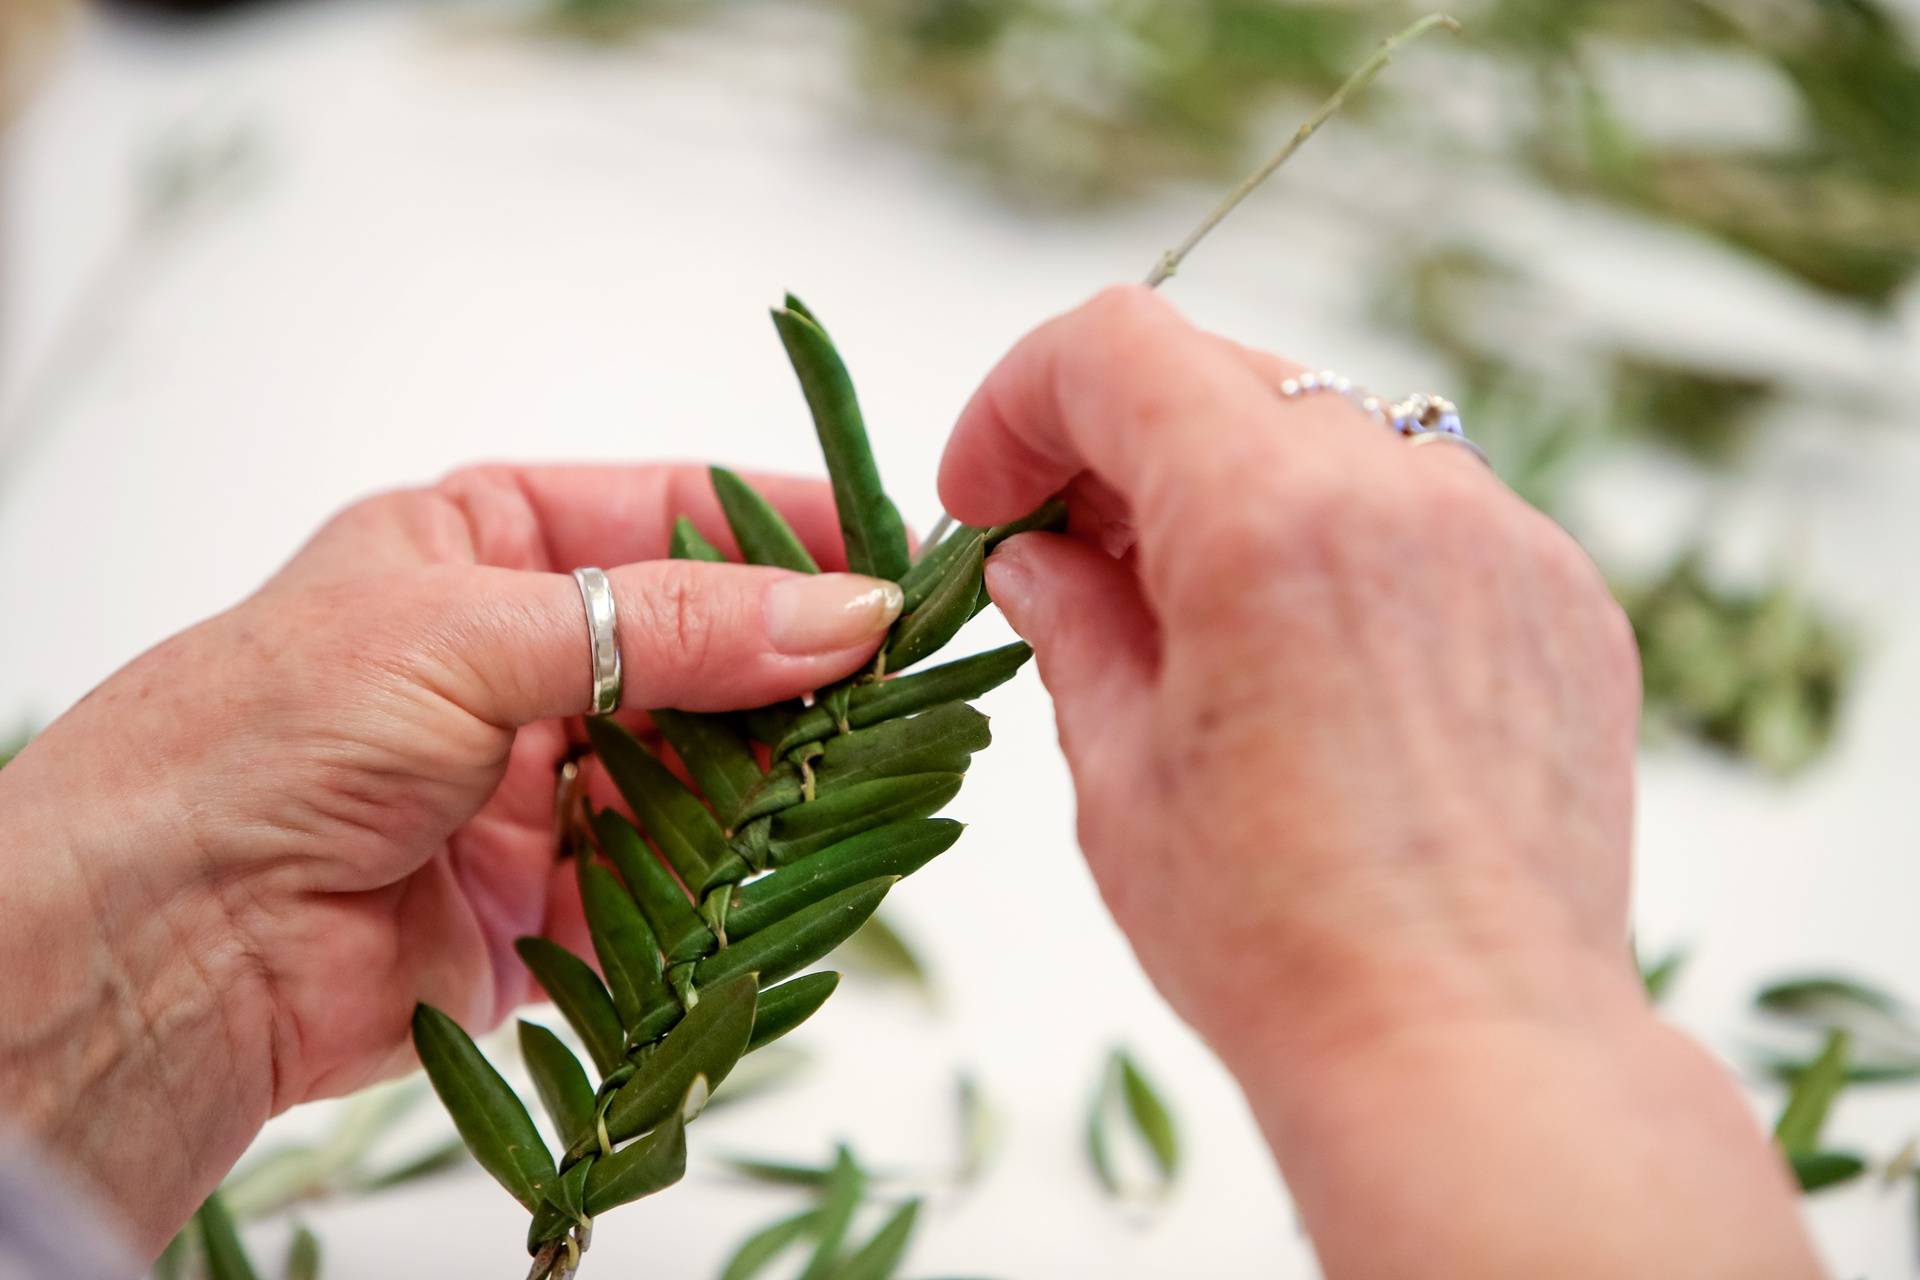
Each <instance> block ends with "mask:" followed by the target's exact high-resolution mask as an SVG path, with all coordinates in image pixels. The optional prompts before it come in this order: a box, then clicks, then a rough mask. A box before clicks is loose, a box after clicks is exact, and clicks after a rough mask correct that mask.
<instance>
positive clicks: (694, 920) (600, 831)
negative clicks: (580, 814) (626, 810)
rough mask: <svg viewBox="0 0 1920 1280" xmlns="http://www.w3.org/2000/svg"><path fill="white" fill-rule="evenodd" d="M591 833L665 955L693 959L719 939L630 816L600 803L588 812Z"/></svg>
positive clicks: (710, 949)
mask: <svg viewBox="0 0 1920 1280" xmlns="http://www.w3.org/2000/svg"><path fill="white" fill-rule="evenodd" d="M593 835H594V839H595V840H596V841H598V842H599V845H600V851H601V852H602V853H604V854H606V855H607V857H608V858H609V859H610V860H612V862H613V865H614V866H615V867H618V868H619V870H620V877H621V879H623V880H625V881H626V882H627V888H628V889H629V890H631V891H632V893H633V896H634V898H635V899H636V900H637V901H638V902H639V904H640V914H641V915H643V916H645V917H646V920H647V924H648V925H650V926H652V928H653V935H654V937H656V938H657V939H659V941H660V946H661V948H662V949H663V950H665V952H666V953H667V959H668V960H670V961H681V960H697V959H699V958H700V957H701V956H704V955H706V954H708V953H709V952H711V951H712V950H713V949H714V948H715V947H716V946H718V945H719V943H718V942H717V941H716V940H715V938H714V936H713V931H712V930H711V929H709V928H707V926H706V925H705V924H704V923H703V922H702V921H701V919H700V915H699V913H698V912H697V911H695V910H694V909H693V903H692V902H690V901H689V900H688V899H687V891H686V890H685V889H683V888H681V887H680V883H679V882H678V881H677V880H675V879H674V878H673V873H672V872H671V871H668V870H667V869H666V868H665V867H664V866H662V865H661V864H660V860H659V859H658V858H656V857H654V856H653V851H652V850H650V849H648V848H647V846H646V842H645V841H643V840H642V839H641V838H640V833H639V831H637V830H635V828H634V825H633V824H632V823H631V822H628V821H627V820H626V819H625V818H624V817H622V816H621V815H620V814H617V813H615V812H614V811H613V810H611V809H602V810H601V811H600V812H598V813H596V814H594V815H593Z"/></svg>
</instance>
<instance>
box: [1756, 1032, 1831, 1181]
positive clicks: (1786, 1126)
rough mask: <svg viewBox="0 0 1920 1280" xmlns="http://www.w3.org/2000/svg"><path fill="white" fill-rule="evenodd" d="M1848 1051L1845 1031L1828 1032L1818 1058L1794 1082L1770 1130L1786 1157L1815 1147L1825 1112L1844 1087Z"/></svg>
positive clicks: (1825, 1119) (1823, 1125) (1824, 1120)
mask: <svg viewBox="0 0 1920 1280" xmlns="http://www.w3.org/2000/svg"><path fill="white" fill-rule="evenodd" d="M1849 1050H1850V1043H1849V1037H1848V1035H1847V1033H1846V1032H1844V1031H1832V1032H1829V1033H1828V1034H1827V1043H1826V1047H1825V1048H1823V1049H1822V1050H1821V1051H1820V1056H1819V1057H1818V1058H1816V1059H1814V1062H1813V1065H1812V1066H1810V1067H1808V1068H1807V1069H1806V1071H1804V1072H1802V1073H1801V1075H1800V1077H1799V1078H1798V1079H1797V1080H1795V1081H1794V1085H1793V1091H1792V1092H1791V1093H1790V1094H1789V1095H1788V1096H1787V1106H1786V1109H1785V1110H1784V1111H1782V1112H1781V1113H1780V1123H1779V1124H1777V1125H1775V1126H1774V1130H1773V1138H1774V1141H1775V1142H1777V1143H1779V1144H1780V1148H1781V1149H1782V1150H1783V1151H1785V1152H1786V1153H1787V1154H1788V1155H1793V1154H1795V1153H1804V1152H1808V1151H1812V1150H1814V1149H1816V1148H1817V1147H1818V1146H1819V1144H1820V1131H1821V1130H1822V1129H1823V1128H1825V1127H1826V1123H1827V1113H1828V1112H1829V1111H1831V1110H1832V1109H1833V1102H1834V1099H1835V1098H1837V1097H1839V1096H1840V1091H1841V1090H1842V1089H1844V1088H1845V1087H1846V1084H1847V1056H1848V1053H1849Z"/></svg>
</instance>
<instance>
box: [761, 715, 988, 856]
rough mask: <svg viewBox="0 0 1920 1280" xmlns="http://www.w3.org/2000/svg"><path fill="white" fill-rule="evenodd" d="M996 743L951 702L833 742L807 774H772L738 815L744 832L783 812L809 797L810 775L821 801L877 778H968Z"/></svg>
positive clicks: (983, 721) (786, 768)
mask: <svg viewBox="0 0 1920 1280" xmlns="http://www.w3.org/2000/svg"><path fill="white" fill-rule="evenodd" d="M992 741H993V735H992V733H991V732H989V730H988V728H987V718H986V717H985V716H983V715H981V714H980V713H979V712H978V711H975V710H974V709H973V708H972V707H970V706H968V705H967V704H966V703H964V702H949V703H946V704H944V705H942V706H938V707H935V708H933V709H932V710H931V711H924V712H922V713H920V714H919V715H917V716H905V717H901V718H899V719H893V720H887V721H883V722H882V723H880V724H876V725H874V726H873V727H872V728H870V729H856V730H854V731H853V732H852V733H844V734H841V735H839V736H838V737H833V738H829V739H827V742H826V745H825V746H824V747H823V748H821V749H820V754H819V755H817V756H815V757H813V758H812V759H811V760H809V761H808V762H807V765H806V770H804V771H803V769H802V768H801V766H800V765H798V764H795V763H794V762H792V761H787V762H786V763H783V764H781V765H779V766H778V767H776V768H775V769H774V770H773V771H772V772H771V773H769V774H767V775H766V777H765V779H764V780H763V781H762V782H761V783H760V785H759V786H757V787H755V788H754V790H753V792H752V793H751V794H750V795H748V796H747V799H746V802H745V804H744V805H743V806H742V807H741V809H740V811H739V812H738V813H737V814H735V816H734V819H733V825H734V826H735V827H739V826H742V825H744V824H745V823H748V822H751V821H752V820H753V819H755V818H759V817H765V816H766V815H768V814H774V813H778V812H780V811H781V810H782V809H789V808H792V807H793V806H794V805H796V804H799V803H801V802H802V801H803V800H804V799H805V798H806V797H805V789H806V779H805V774H806V772H807V771H810V772H811V774H812V776H813V788H814V794H815V796H816V797H818V796H825V795H830V794H832V793H833V792H836V791H841V790H844V789H846V788H847V787H850V786H856V785H858V784H859V783H862V782H869V781H871V780H873V779H875V778H897V777H900V776H902V775H904V774H909V773H965V772H966V770H967V765H968V764H969V763H970V762H971V761H972V759H973V755H974V753H975V752H976V751H982V750H985V749H986V747H987V746H988V744H989V743H991V742H992Z"/></svg>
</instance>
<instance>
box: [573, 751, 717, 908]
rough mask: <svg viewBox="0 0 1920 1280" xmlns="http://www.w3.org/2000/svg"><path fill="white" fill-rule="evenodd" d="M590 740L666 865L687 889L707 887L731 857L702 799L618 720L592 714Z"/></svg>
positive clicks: (700, 890)
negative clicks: (714, 873) (718, 867)
mask: <svg viewBox="0 0 1920 1280" xmlns="http://www.w3.org/2000/svg"><path fill="white" fill-rule="evenodd" d="M587 739H588V741H590V742H591V743H592V744H593V749H594V751H595V752H596V753H597V754H598V755H599V757H600V761H601V763H602V764H604V765H605V766H606V768H607V776H608V777H610V778H612V779H613V785H614V786H615V787H617V788H619V790H620V795H621V798H622V799H624V800H625V801H626V802H627V804H628V805H630V806H631V807H632V809H633V812H634V816H635V817H636V818H638V819H639V822H640V825H641V826H642V827H644V828H645V829H646V832H647V835H648V836H649V837H650V838H651V839H652V841H653V843H654V845H655V847H657V848H658V849H659V850H660V854H661V856H662V857H664V858H665V859H666V860H667V865H668V866H670V867H672V868H673V870H674V874H676V875H678V876H679V877H680V880H681V882H682V883H683V884H685V885H686V886H687V888H688V889H690V890H692V891H693V892H695V893H700V892H703V891H705V889H706V888H707V886H708V883H709V881H710V879H711V878H712V876H713V872H714V869H715V867H716V865H717V864H719V863H721V862H722V861H723V860H724V859H725V858H726V856H727V837H726V833H725V832H723V831H722V830H721V829H720V824H719V823H718V822H716V821H715V820H714V817H713V814H711V813H709V812H708V811H707V807H706V806H705V805H704V804H701V803H700V797H698V796H696V795H694V794H693V792H691V791H689V790H687V788H686V787H685V786H684V785H682V784H681V782H680V779H678V778H676V777H674V776H673V773H672V772H671V771H670V770H669V769H668V768H667V766H665V765H664V764H661V763H660V761H659V760H658V759H656V758H655V757H654V754H653V753H652V752H651V751H648V750H647V749H646V748H645V747H644V746H642V745H641V744H640V741H639V739H637V738H635V737H634V736H633V735H632V734H631V733H629V732H627V730H626V729H625V728H623V727H622V726H621V725H619V724H617V723H615V722H614V721H612V720H609V719H607V718H606V717H604V716H590V717H588V719H587ZM615 865H616V866H618V865H619V864H618V863H617V862H616V863H615ZM624 870H625V868H622V871H623V872H624Z"/></svg>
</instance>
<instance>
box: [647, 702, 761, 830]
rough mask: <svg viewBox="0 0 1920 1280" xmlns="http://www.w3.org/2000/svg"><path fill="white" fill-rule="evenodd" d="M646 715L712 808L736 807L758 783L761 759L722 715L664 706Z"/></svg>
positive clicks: (722, 810) (728, 809) (718, 810)
mask: <svg viewBox="0 0 1920 1280" xmlns="http://www.w3.org/2000/svg"><path fill="white" fill-rule="evenodd" d="M647 715H648V716H649V717H650V718H651V719H652V720H653V727H654V728H656V729H658V730H659V731H660V734H661V736H662V737H664V738H666V740H667V742H668V744H669V745H671V746H672V747H673V753H674V754H675V755H677V756H679V757H680V763H681V764H684V765H685V766H686V767H687V772H688V773H690V774H692V775H693V781H694V784H695V785H696V786H698V787H699V788H700V791H701V793H702V794H703V795H705V796H706V798H707V799H708V800H709V801H710V802H711V803H712V804H713V808H714V812H716V813H734V812H736V811H738V809H739V808H740V804H741V802H742V801H744V800H745V799H746V798H747V793H748V792H749V791H751V790H753V789H754V788H755V787H757V786H759V785H760V778H761V776H762V775H761V773H760V763H759V761H757V760H755V759H754V758H753V749H752V748H751V747H749V746H748V745H747V742H746V739H744V738H742V737H741V736H740V735H739V734H738V733H736V732H734V729H733V726H732V725H730V724H728V723H727V722H726V720H725V719H723V718H721V717H720V716H701V715H693V714H692V713H690V712H686V711H671V710H667V709H666V708H661V709H660V710H657V711H649V712H648V713H647Z"/></svg>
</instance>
